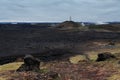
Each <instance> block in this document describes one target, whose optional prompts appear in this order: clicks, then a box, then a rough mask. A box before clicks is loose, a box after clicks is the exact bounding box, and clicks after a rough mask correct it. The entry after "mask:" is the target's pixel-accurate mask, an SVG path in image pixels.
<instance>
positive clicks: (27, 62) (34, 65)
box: [17, 55, 40, 71]
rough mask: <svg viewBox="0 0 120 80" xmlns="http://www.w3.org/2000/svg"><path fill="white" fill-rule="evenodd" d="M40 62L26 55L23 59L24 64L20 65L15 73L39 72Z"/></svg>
mask: <svg viewBox="0 0 120 80" xmlns="http://www.w3.org/2000/svg"><path fill="white" fill-rule="evenodd" d="M39 66H40V60H39V59H37V58H35V57H33V56H32V55H26V56H25V57H24V64H22V65H21V66H20V67H19V68H18V69H17V71H39V70H40V68H39Z"/></svg>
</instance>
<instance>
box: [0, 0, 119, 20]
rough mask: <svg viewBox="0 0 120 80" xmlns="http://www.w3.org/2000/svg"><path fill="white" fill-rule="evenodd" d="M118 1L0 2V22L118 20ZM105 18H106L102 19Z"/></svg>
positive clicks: (21, 0)
mask: <svg viewBox="0 0 120 80" xmlns="http://www.w3.org/2000/svg"><path fill="white" fill-rule="evenodd" d="M119 3H120V1H119V0H1V1H0V10H1V12H0V15H2V16H1V17H0V21H1V20H6V21H9V20H15V21H22V20H24V21H28V20H30V21H62V20H65V19H67V18H68V17H69V16H73V18H74V20H76V21H100V20H101V21H107V20H106V19H108V21H109V20H111V21H112V20H113V21H115V20H120V18H119V17H118V16H119V14H120V9H119V7H120V5H119ZM103 16H104V17H107V18H103Z"/></svg>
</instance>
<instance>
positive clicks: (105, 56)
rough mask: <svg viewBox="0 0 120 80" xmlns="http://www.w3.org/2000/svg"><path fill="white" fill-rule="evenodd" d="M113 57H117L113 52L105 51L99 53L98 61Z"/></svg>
mask: <svg viewBox="0 0 120 80" xmlns="http://www.w3.org/2000/svg"><path fill="white" fill-rule="evenodd" d="M113 58H116V57H115V56H114V55H113V54H111V53H110V52H104V53H100V54H98V58H97V60H96V61H105V60H108V59H113Z"/></svg>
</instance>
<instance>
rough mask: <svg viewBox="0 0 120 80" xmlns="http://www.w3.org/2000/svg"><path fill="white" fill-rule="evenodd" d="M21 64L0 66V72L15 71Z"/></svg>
mask: <svg viewBox="0 0 120 80" xmlns="http://www.w3.org/2000/svg"><path fill="white" fill-rule="evenodd" d="M21 64H23V62H14V63H9V64H5V65H2V66H0V71H7V70H16V69H18V68H19V67H20V65H21Z"/></svg>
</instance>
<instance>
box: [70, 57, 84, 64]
mask: <svg viewBox="0 0 120 80" xmlns="http://www.w3.org/2000/svg"><path fill="white" fill-rule="evenodd" d="M84 60H86V57H85V56H84V55H76V56H73V57H70V58H69V61H70V62H71V63H73V64H77V63H78V62H80V61H84Z"/></svg>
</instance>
